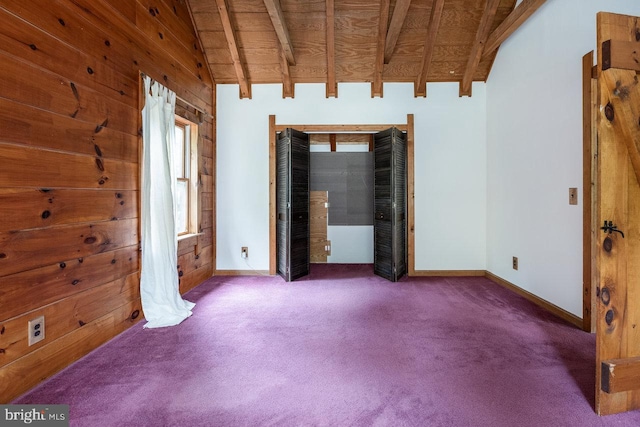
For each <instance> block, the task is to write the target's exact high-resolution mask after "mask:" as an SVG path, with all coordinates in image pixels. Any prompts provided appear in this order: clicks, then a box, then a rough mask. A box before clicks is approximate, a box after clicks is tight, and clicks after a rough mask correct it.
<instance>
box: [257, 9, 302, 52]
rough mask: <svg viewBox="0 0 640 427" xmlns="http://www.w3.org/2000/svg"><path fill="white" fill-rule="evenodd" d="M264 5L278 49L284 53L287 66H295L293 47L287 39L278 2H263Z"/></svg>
mask: <svg viewBox="0 0 640 427" xmlns="http://www.w3.org/2000/svg"><path fill="white" fill-rule="evenodd" d="M263 1H264V5H265V7H266V8H267V13H269V18H271V22H272V24H273V29H274V30H275V32H276V35H277V36H278V40H279V41H280V47H281V49H282V52H283V53H284V56H285V58H286V59H287V63H288V64H289V65H296V59H295V54H294V51H293V45H292V44H291V38H290V37H289V30H288V29H287V23H286V20H285V17H284V14H283V13H282V8H281V7H280V1H279V0H263Z"/></svg>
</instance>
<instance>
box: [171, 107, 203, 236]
mask: <svg viewBox="0 0 640 427" xmlns="http://www.w3.org/2000/svg"><path fill="white" fill-rule="evenodd" d="M175 132H176V139H175V146H174V150H173V156H174V165H175V170H176V194H175V195H176V228H177V230H178V236H184V235H187V234H195V233H197V232H198V185H197V184H198V153H197V150H198V125H196V124H195V123H193V122H190V121H189V120H187V119H184V118H182V117H180V116H176V124H175Z"/></svg>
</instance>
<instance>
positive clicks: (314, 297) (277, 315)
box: [15, 264, 640, 427]
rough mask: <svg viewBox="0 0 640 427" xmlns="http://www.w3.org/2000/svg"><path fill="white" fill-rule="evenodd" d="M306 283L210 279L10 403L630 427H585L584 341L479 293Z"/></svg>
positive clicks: (457, 284) (448, 283)
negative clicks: (160, 315) (177, 312)
mask: <svg viewBox="0 0 640 427" xmlns="http://www.w3.org/2000/svg"><path fill="white" fill-rule="evenodd" d="M311 273H312V274H311V275H310V276H308V277H306V278H303V279H300V280H298V281H296V282H292V283H285V282H284V281H283V280H282V279H281V278H279V277H233V278H229V277H216V278H212V279H210V280H208V281H207V282H205V283H204V284H202V285H200V286H199V287H197V288H196V289H194V290H192V291H191V292H189V293H188V294H187V299H189V300H191V301H194V302H196V303H197V305H196V307H195V310H194V314H193V316H192V317H191V318H189V319H187V320H186V321H185V322H183V323H182V324H181V325H179V326H177V327H173V328H166V329H152V330H143V329H142V323H140V324H138V325H136V326H134V327H133V328H131V329H129V330H128V331H126V332H125V333H123V334H122V335H120V336H118V337H117V338H115V339H113V340H112V341H110V342H109V343H107V344H106V345H104V346H102V347H100V348H99V349H97V350H95V351H94V352H92V353H91V354H89V355H88V356H87V357H85V358H83V359H82V360H80V361H78V362H76V363H75V364H73V365H71V366H70V367H69V368H67V369H66V370H64V371H63V372H61V373H60V374H58V375H56V376H55V377H53V378H52V379H50V380H49V381H47V382H45V383H43V384H41V385H40V386H39V387H37V388H35V389H33V390H32V391H31V392H29V393H28V394H26V395H24V396H22V397H21V398H20V399H18V400H17V401H16V402H15V403H37V404H54V403H61V404H69V405H70V418H71V425H73V426H125V425H135V426H301V425H335V426H474V427H478V426H492V427H500V426H509V427H513V426H535V427H540V426H580V427H584V426H634V427H637V426H639V425H640V411H635V412H631V413H627V414H621V415H614V416H608V417H598V416H597V415H596V414H595V413H594V412H593V399H594V372H595V361H594V352H595V337H594V336H593V335H590V334H587V333H584V332H581V331H580V330H578V329H576V328H575V327H573V326H571V325H569V324H567V323H565V322H563V321H561V320H559V319H557V318H555V317H554V316H552V315H550V314H548V313H546V312H545V311H543V310H542V309H539V308H538V307H536V306H534V305H533V304H531V303H529V302H528V301H526V300H525V299H523V298H521V297H519V296H518V295H516V294H514V293H512V292H510V291H508V290H505V289H503V288H501V287H499V286H497V285H495V284H494V283H492V282H490V281H489V280H487V279H485V278H411V279H407V278H405V279H403V280H402V281H400V282H399V283H391V282H388V281H386V280H384V279H381V278H379V277H376V276H374V275H373V268H372V266H370V265H335V264H333V265H313V266H312V270H311Z"/></svg>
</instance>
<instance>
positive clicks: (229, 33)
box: [216, 0, 251, 98]
mask: <svg viewBox="0 0 640 427" xmlns="http://www.w3.org/2000/svg"><path fill="white" fill-rule="evenodd" d="M216 3H217V5H218V12H219V13H220V20H221V21H222V28H223V29H224V35H225V37H226V38H227V45H229V52H230V53H231V60H232V61H233V68H234V70H235V72H236V76H237V78H238V84H239V85H240V98H251V85H250V84H249V81H248V79H247V73H246V72H245V66H244V63H243V62H242V59H241V58H240V51H239V50H238V43H237V41H236V34H235V31H234V29H233V25H232V24H231V17H230V15H229V7H228V6H227V1H226V0H216Z"/></svg>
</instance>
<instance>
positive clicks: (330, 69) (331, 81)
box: [325, 0, 338, 98]
mask: <svg viewBox="0 0 640 427" xmlns="http://www.w3.org/2000/svg"><path fill="white" fill-rule="evenodd" d="M325 5H326V13H327V27H326V41H327V65H326V66H327V69H326V74H327V88H326V96H327V98H330V97H331V98H337V97H338V82H337V81H336V41H335V40H336V36H335V34H336V33H335V25H336V22H335V3H334V0H326V3H325Z"/></svg>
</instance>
